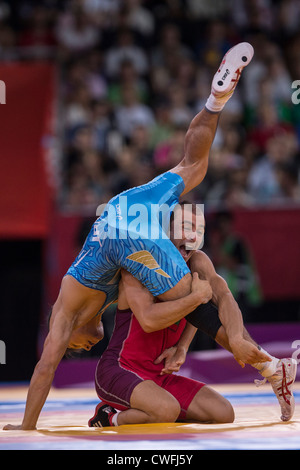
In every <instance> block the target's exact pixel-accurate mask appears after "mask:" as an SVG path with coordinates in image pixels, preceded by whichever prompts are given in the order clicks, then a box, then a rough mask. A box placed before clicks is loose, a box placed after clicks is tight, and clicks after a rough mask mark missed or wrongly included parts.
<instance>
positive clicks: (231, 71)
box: [205, 42, 254, 112]
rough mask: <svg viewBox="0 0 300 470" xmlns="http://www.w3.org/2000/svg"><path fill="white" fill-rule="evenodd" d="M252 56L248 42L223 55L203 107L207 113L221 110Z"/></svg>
mask: <svg viewBox="0 0 300 470" xmlns="http://www.w3.org/2000/svg"><path fill="white" fill-rule="evenodd" d="M253 54H254V49H253V47H252V46H251V44H249V43H248V42H241V43H239V44H237V45H236V46H234V47H232V48H231V49H229V51H228V52H227V53H226V54H225V56H224V57H223V60H222V62H221V64H220V67H219V69H218V71H217V72H216V73H215V75H214V78H213V81H212V86H211V94H210V96H209V98H208V100H207V102H206V105H205V106H206V108H207V109H208V110H209V111H212V112H219V111H221V110H222V109H223V107H224V106H225V104H226V102H227V101H228V100H229V98H230V97H231V96H232V94H233V92H234V89H235V87H236V86H237V83H238V81H239V79H240V76H241V72H242V70H243V68H244V67H246V66H247V65H248V64H249V63H250V62H251V60H252V57H253Z"/></svg>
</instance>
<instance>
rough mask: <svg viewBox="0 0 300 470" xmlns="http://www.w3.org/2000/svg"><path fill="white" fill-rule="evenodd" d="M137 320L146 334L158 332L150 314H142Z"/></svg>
mask: <svg viewBox="0 0 300 470" xmlns="http://www.w3.org/2000/svg"><path fill="white" fill-rule="evenodd" d="M137 320H138V322H139V324H140V327H141V328H142V330H143V331H144V332H145V333H153V331H156V330H157V327H156V325H155V324H154V322H153V320H152V319H151V315H149V312H148V314H144V313H142V314H140V315H139V317H138V318H137Z"/></svg>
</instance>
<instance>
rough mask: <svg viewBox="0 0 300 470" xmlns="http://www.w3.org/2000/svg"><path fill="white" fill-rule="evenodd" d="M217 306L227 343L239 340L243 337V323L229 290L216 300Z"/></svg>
mask: <svg viewBox="0 0 300 470" xmlns="http://www.w3.org/2000/svg"><path fill="white" fill-rule="evenodd" d="M217 307H218V312H219V318H220V321H221V323H222V325H223V327H224V329H225V331H226V334H227V337H228V341H229V344H232V343H234V342H236V341H240V340H241V339H242V338H243V331H244V323H243V317H242V313H241V311H240V309H239V306H238V304H237V302H236V301H235V299H234V297H233V295H232V294H231V293H230V292H228V293H226V294H223V295H222V296H221V297H220V298H219V299H218V301H217Z"/></svg>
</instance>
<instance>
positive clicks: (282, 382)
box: [255, 358, 297, 421]
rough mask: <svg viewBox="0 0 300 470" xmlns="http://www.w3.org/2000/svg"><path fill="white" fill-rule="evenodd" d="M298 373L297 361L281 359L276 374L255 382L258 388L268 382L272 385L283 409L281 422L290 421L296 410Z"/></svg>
mask: <svg viewBox="0 0 300 470" xmlns="http://www.w3.org/2000/svg"><path fill="white" fill-rule="evenodd" d="M296 373H297V361H295V359H292V358H287V359H280V360H279V361H278V364H277V369H276V372H275V374H273V375H271V376H270V377H266V378H265V379H264V380H255V384H256V385H257V386H260V385H263V384H264V383H265V382H266V381H267V380H268V381H269V382H270V384H271V385H272V388H273V391H274V393H275V395H276V397H277V399H278V401H279V405H280V408H281V417H280V418H281V420H282V421H289V420H290V419H291V418H292V416H293V414H294V410H295V399H294V395H293V391H292V388H293V383H294V382H295V378H296Z"/></svg>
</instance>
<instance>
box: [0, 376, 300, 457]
mask: <svg viewBox="0 0 300 470" xmlns="http://www.w3.org/2000/svg"><path fill="white" fill-rule="evenodd" d="M212 387H213V388H214V389H216V390H217V391H218V392H220V393H221V394H222V395H224V396H225V397H226V398H227V399H228V400H229V401H230V402H231V403H232V405H233V407H234V409H235V416H236V419H235V421H234V423H232V424H219V425H217V424H214V425H209V424H196V423H187V424H184V423H174V424H168V423H162V424H149V425H127V426H119V427H107V428H89V427H88V425H87V422H88V419H89V418H90V417H91V416H92V415H93V413H94V408H95V406H96V404H97V403H98V399H97V396H96V394H95V391H94V390H93V389H92V388H73V389H72V388H67V389H52V390H51V392H50V394H49V397H48V400H47V402H46V404H45V406H44V408H43V411H42V413H41V416H40V419H39V422H38V429H37V430H36V431H4V430H3V426H4V425H5V424H7V423H10V424H20V422H21V419H22V416H23V411H24V405H25V400H26V393H27V388H25V387H1V388H0V450H39V449H40V450H47V449H51V450H105V451H115V450H120V451H123V450H126V451H128V450H155V451H160V450H168V451H170V450H179V451H186V450H275V449H276V450H299V449H300V383H299V382H296V383H295V387H294V395H295V400H296V410H295V414H294V416H293V419H292V420H291V421H289V422H287V423H284V422H282V421H281V420H280V409H279V405H278V402H277V399H276V397H275V395H274V393H273V391H272V388H271V386H270V385H269V384H266V385H264V386H263V387H261V388H257V387H255V385H254V384H250V385H244V384H237V385H235V384H233V385H215V386H212Z"/></svg>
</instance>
